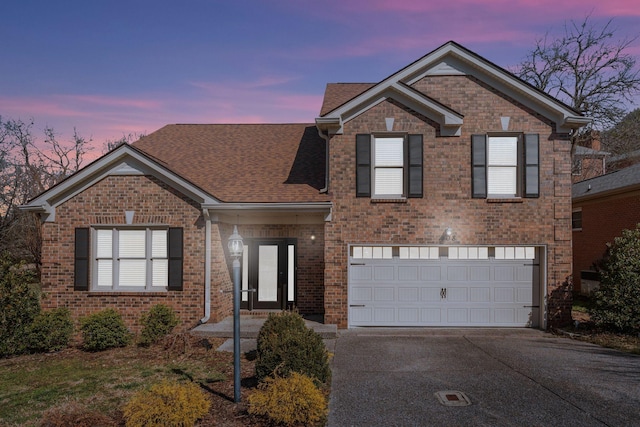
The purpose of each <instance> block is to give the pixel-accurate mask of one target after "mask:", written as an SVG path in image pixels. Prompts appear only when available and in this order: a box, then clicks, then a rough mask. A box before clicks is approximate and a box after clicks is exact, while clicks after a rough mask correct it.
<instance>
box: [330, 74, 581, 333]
mask: <svg viewBox="0 0 640 427" xmlns="http://www.w3.org/2000/svg"><path fill="white" fill-rule="evenodd" d="M414 87H415V88H416V89H417V90H420V91H421V92H423V93H425V94H427V95H429V96H431V97H433V98H434V99H436V100H437V101H439V102H441V103H443V104H445V105H447V106H449V107H451V108H452V109H454V110H456V111H458V112H460V113H461V114H463V115H464V125H463V126H462V135H461V136H459V137H441V136H439V133H438V129H437V125H435V124H434V123H432V122H431V121H430V120H428V119H426V118H425V117H421V116H419V115H418V114H417V113H416V112H414V111H410V110H407V109H406V108H404V107H403V106H402V105H400V104H398V103H396V102H394V101H385V102H382V103H380V104H378V105H376V106H375V107H373V108H371V109H370V110H368V111H366V112H365V113H363V114H361V115H360V116H358V117H356V118H354V119H353V120H351V121H350V122H348V123H346V124H345V125H344V134H342V135H336V136H333V137H332V139H331V141H330V164H329V166H330V172H329V176H330V185H329V191H330V196H331V197H332V200H333V203H334V206H333V212H332V221H331V222H329V223H327V224H326V226H325V239H326V242H327V243H326V245H325V266H326V267H325V295H324V298H325V321H326V322H328V323H336V324H338V325H339V326H340V327H343V328H344V327H347V314H348V305H347V265H348V254H347V245H348V244H349V243H365V242H366V243H373V244H389V243H406V244H439V243H440V241H439V239H440V237H441V236H442V233H443V231H444V229H445V227H452V228H453V229H454V230H455V232H456V234H457V238H458V241H459V242H460V244H464V245H501V244H504V245H508V244H527V245H546V247H547V260H546V261H547V265H548V269H547V284H548V289H547V294H548V295H549V315H548V320H549V323H550V325H553V324H557V323H563V322H567V321H569V320H570V303H571V298H570V293H568V291H569V290H570V289H569V286H568V277H569V276H570V274H571V199H570V197H571V161H570V148H571V147H570V142H569V141H568V140H567V137H566V135H556V134H555V133H554V125H553V123H551V122H549V121H548V120H546V119H544V118H543V117H541V116H539V115H537V114H536V113H534V112H532V111H530V110H528V109H527V108H525V107H524V106H522V105H520V104H518V103H517V102H515V101H513V100H511V99H509V98H506V97H505V96H504V95H502V94H500V93H498V92H497V91H495V90H493V89H492V88H490V87H487V86H486V85H484V84H483V83H481V82H479V81H478V80H476V79H474V78H471V77H467V76H433V77H427V78H424V79H423V80H421V81H419V82H417V83H416V84H415V85H414ZM503 116H508V117H510V118H511V119H510V126H509V131H512V132H525V133H538V134H539V135H540V198H537V199H522V200H521V202H520V203H506V202H502V203H491V202H489V201H487V200H484V199H472V198H471V168H470V165H471V135H472V134H475V133H486V132H501V131H502V127H501V120H500V118H501V117H503ZM386 117H393V118H394V119H395V123H394V130H396V131H402V132H408V133H420V134H423V141H424V159H423V160H424V197H423V198H420V199H407V200H406V201H404V202H397V203H388V202H387V203H376V202H373V201H372V200H371V199H369V198H356V197H355V135H356V134H358V133H371V132H376V131H381V132H384V131H386V126H385V118H386Z"/></svg>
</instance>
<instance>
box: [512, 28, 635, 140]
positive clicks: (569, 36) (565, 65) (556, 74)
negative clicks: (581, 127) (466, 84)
mask: <svg viewBox="0 0 640 427" xmlns="http://www.w3.org/2000/svg"><path fill="white" fill-rule="evenodd" d="M612 23H613V21H612V20H609V21H608V22H607V23H606V24H605V25H604V26H601V27H599V26H597V25H595V24H593V23H592V22H591V21H590V16H587V17H586V18H585V19H584V21H582V22H579V23H577V22H575V21H570V22H567V23H565V25H564V34H563V35H562V36H561V37H559V38H556V39H550V38H549V35H548V34H547V35H546V36H545V37H543V38H541V39H538V40H537V41H536V45H535V48H534V49H533V50H532V51H531V52H529V54H528V55H527V57H526V58H525V59H524V60H523V61H522V63H521V64H520V66H519V67H518V69H517V70H515V71H514V72H515V74H516V75H518V76H519V77H520V78H522V79H524V80H526V81H528V82H529V83H531V84H532V85H533V86H535V87H537V88H538V89H541V90H543V91H545V92H547V93H549V94H550V95H552V96H554V97H556V98H558V99H559V100H561V101H563V102H564V103H566V104H568V105H569V106H571V107H572V108H573V109H575V110H577V111H579V112H581V113H583V114H585V115H586V116H589V117H592V118H593V119H594V122H593V124H592V127H588V128H587V129H585V131H584V132H583V133H582V134H583V135H588V133H589V131H590V130H591V129H592V128H593V129H598V130H603V129H607V128H609V127H611V126H612V125H614V124H615V123H617V122H618V121H619V120H620V119H621V118H622V117H623V116H624V114H625V111H626V103H632V102H633V98H634V96H635V95H636V94H638V93H639V92H640V71H639V70H638V69H637V68H636V58H635V57H634V56H632V55H631V54H629V53H628V48H629V46H630V45H631V44H632V43H633V42H634V41H635V40H636V38H637V37H633V38H622V39H618V38H616V37H615V32H616V29H615V28H613V27H612ZM574 142H576V141H575V140H574Z"/></svg>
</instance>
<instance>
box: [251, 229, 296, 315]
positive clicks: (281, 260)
mask: <svg viewBox="0 0 640 427" xmlns="http://www.w3.org/2000/svg"><path fill="white" fill-rule="evenodd" d="M295 264H296V263H295V240H294V239H253V240H251V241H249V242H248V243H247V247H246V252H245V256H244V257H243V280H242V288H243V290H250V291H251V292H243V293H242V307H243V308H246V309H249V310H252V309H258V310H259V309H280V310H284V309H287V308H290V307H292V306H293V305H294V304H295V267H296V265H295Z"/></svg>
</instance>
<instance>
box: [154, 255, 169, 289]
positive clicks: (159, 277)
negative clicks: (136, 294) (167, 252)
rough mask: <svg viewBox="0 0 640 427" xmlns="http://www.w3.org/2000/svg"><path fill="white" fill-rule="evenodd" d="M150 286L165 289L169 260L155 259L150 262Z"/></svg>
mask: <svg viewBox="0 0 640 427" xmlns="http://www.w3.org/2000/svg"><path fill="white" fill-rule="evenodd" d="M151 268H153V276H152V278H151V286H160V287H166V286H167V285H168V283H169V260H168V259H159V258H156V259H154V260H153V261H152V262H151Z"/></svg>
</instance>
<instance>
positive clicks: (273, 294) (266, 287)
mask: <svg viewBox="0 0 640 427" xmlns="http://www.w3.org/2000/svg"><path fill="white" fill-rule="evenodd" d="M258 301H271V302H273V301H278V246H277V245H260V246H258Z"/></svg>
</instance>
